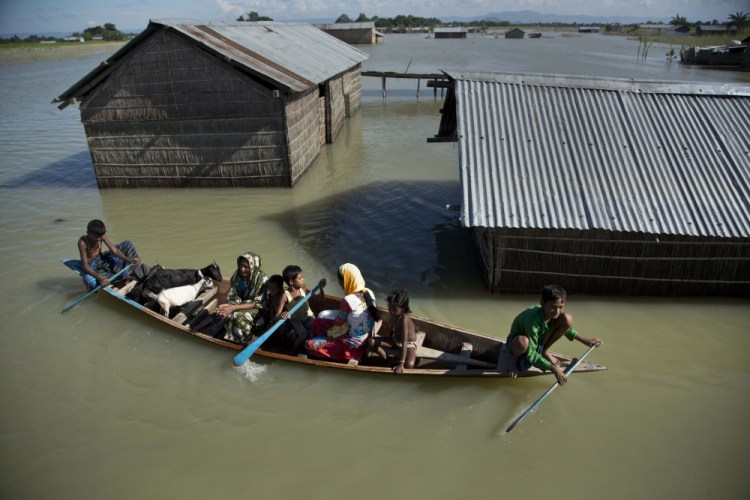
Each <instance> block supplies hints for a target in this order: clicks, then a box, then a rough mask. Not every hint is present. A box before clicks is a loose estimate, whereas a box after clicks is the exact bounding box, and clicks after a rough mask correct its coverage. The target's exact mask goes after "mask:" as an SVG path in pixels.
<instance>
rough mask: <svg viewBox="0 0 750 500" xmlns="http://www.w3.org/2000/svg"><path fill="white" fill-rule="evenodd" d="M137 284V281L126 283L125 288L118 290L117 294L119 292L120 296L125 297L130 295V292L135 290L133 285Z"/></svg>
mask: <svg viewBox="0 0 750 500" xmlns="http://www.w3.org/2000/svg"><path fill="white" fill-rule="evenodd" d="M137 284H138V280H131V281H130V283H127V284H126V285H125V286H123V287H122V288H120V289H119V290H118V292H120V293H121V294H122V295H127V294H128V293H130V290H132V289H133V288H135V285H137Z"/></svg>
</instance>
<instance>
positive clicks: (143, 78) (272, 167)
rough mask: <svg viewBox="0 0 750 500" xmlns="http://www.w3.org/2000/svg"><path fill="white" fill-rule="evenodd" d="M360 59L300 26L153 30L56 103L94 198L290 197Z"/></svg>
mask: <svg viewBox="0 0 750 500" xmlns="http://www.w3.org/2000/svg"><path fill="white" fill-rule="evenodd" d="M312 54H314V57H312ZM366 58H367V54H365V53H363V52H361V51H359V50H357V49H355V48H353V47H351V46H350V45H348V44H346V43H344V42H341V41H339V40H337V39H335V38H333V37H331V36H330V35H327V34H326V33H323V32H322V31H320V30H319V29H317V28H314V27H313V26H311V25H308V24H287V23H273V22H259V23H252V22H237V23H197V22H187V21H171V20H160V21H152V22H151V23H149V25H148V27H147V28H146V30H145V31H144V32H143V33H141V34H140V35H138V36H137V37H136V38H134V39H133V40H131V41H130V42H129V43H127V44H126V45H125V46H124V47H123V48H122V49H120V50H119V51H118V52H117V53H115V54H114V55H113V56H112V57H110V58H109V59H107V60H106V61H105V62H104V63H102V64H101V65H100V66H99V67H97V68H96V69H95V70H93V71H92V72H90V73H89V74H88V75H86V76H85V77H84V78H83V79H82V80H80V81H79V82H77V83H76V84H75V85H73V86H72V87H71V88H70V89H68V90H67V91H65V92H63V93H62V94H61V95H60V96H59V97H58V98H57V99H55V101H56V102H60V101H61V102H62V105H61V106H60V108H61V109H62V108H64V107H65V106H67V105H69V104H73V103H79V104H80V112H81V121H83V124H84V128H85V130H86V136H87V138H88V144H89V148H90V151H91V158H92V161H93V164H94V170H95V173H96V179H97V182H98V184H99V186H100V187H176V186H193V187H208V186H264V187H266V186H293V185H294V183H295V182H296V181H297V180H298V179H299V178H300V176H301V175H302V174H303V173H304V172H305V171H306V170H307V169H308V168H309V167H310V165H311V164H312V163H313V161H314V160H315V158H316V157H317V156H318V154H319V153H320V150H321V146H322V145H323V144H325V143H326V142H329V143H331V142H333V141H334V140H335V138H336V135H337V134H338V132H339V130H340V129H341V127H342V126H343V124H344V120H345V119H346V117H347V116H351V115H352V114H353V113H354V112H355V111H356V110H357V109H358V108H359V105H360V96H361V81H360V78H361V77H360V71H361V63H362V61H364V60H365V59H366Z"/></svg>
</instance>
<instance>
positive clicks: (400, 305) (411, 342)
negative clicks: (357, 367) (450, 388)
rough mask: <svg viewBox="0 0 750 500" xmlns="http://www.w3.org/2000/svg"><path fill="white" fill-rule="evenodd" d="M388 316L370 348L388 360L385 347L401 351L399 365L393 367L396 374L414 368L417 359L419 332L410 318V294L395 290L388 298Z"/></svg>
mask: <svg viewBox="0 0 750 500" xmlns="http://www.w3.org/2000/svg"><path fill="white" fill-rule="evenodd" d="M386 301H387V302H388V314H387V315H386V316H385V317H384V318H383V322H382V324H381V325H380V329H379V330H378V336H377V337H371V338H370V342H369V347H370V349H371V350H372V351H375V352H377V353H378V355H379V356H380V357H381V358H383V359H388V357H387V355H386V352H385V350H384V349H383V348H384V347H386V348H394V347H398V348H400V349H401V354H400V356H399V360H398V363H397V364H396V366H394V367H393V371H394V373H396V374H401V373H403V372H404V368H414V363H415V361H416V359H417V332H416V330H415V328H414V322H413V321H412V319H411V318H410V317H409V313H411V309H410V308H409V293H408V292H407V291H406V290H393V291H392V292H391V294H390V295H388V297H387V298H386Z"/></svg>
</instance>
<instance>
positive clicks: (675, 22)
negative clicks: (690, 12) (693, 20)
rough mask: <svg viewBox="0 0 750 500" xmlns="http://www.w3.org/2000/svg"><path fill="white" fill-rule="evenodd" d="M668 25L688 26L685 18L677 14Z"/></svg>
mask: <svg viewBox="0 0 750 500" xmlns="http://www.w3.org/2000/svg"><path fill="white" fill-rule="evenodd" d="M669 24H671V25H673V26H689V25H690V23H689V22H688V20H687V18H686V17H684V16H681V15H679V14H677V15H676V16H674V17H673V18H672V19H670V21H669Z"/></svg>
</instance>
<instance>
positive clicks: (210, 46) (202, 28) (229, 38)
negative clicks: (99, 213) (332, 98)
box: [55, 19, 369, 103]
mask: <svg viewBox="0 0 750 500" xmlns="http://www.w3.org/2000/svg"><path fill="white" fill-rule="evenodd" d="M163 29H166V30H171V31H174V32H177V33H180V34H181V35H183V36H185V37H187V38H189V39H190V40H192V41H193V42H195V43H197V44H199V45H200V46H201V47H203V48H204V49H206V50H208V51H209V52H212V53H213V54H215V55H216V56H217V57H221V58H222V59H224V60H226V61H228V62H230V63H231V64H234V65H236V66H237V67H238V68H240V69H241V70H243V71H245V72H247V73H250V74H252V75H254V76H256V77H258V78H260V79H263V80H265V81H267V82H269V83H270V84H271V85H273V86H275V87H277V88H280V89H283V90H285V91H287V92H292V93H294V92H304V91H306V90H308V89H310V88H312V87H314V86H317V85H319V84H321V83H323V82H325V81H327V80H329V79H330V78H333V77H335V76H337V75H339V74H341V73H343V72H345V71H347V70H350V69H351V68H353V67H355V66H356V65H358V64H360V63H361V62H362V61H364V60H366V59H367V58H368V57H369V56H368V55H367V54H366V53H365V52H362V51H361V50H358V49H356V48H354V47H352V46H351V45H349V44H347V43H344V42H342V41H340V40H338V39H336V38H334V37H332V36H331V35H328V34H327V33H325V32H323V31H321V30H319V29H317V28H315V27H313V26H312V25H309V24H302V23H276V22H235V23H208V22H200V21H183V20H171V19H165V20H155V21H151V22H150V23H149V25H148V27H147V28H146V29H145V30H144V31H143V32H142V33H141V34H139V35H138V36H137V37H135V38H134V39H133V40H131V41H130V42H128V43H127V44H126V45H125V46H123V47H122V48H121V49H120V50H119V51H117V52H116V53H115V54H113V55H112V56H111V57H110V58H109V59H107V60H106V61H104V62H103V63H102V64H101V65H100V66H99V67H97V68H96V69H94V70H93V71H92V72H91V73H89V74H88V75H86V76H85V77H84V78H83V79H82V80H80V81H79V82H77V83H76V84H75V85H73V87H71V88H70V89H68V90H67V91H66V92H64V93H62V94H61V95H60V96H59V97H58V98H57V99H55V102H59V101H65V102H66V103H67V102H70V101H71V100H73V99H81V98H83V97H84V96H85V95H86V94H88V92H90V90H91V89H92V88H93V87H94V86H95V85H97V83H98V82H100V81H102V80H103V78H105V77H106V75H107V74H109V73H110V72H112V71H113V68H114V67H116V65H117V63H118V62H119V61H120V60H121V59H122V58H123V57H124V56H125V55H127V54H128V53H129V52H130V51H131V50H132V49H134V48H135V47H137V46H138V45H139V44H140V43H141V42H143V41H144V40H145V39H146V38H148V37H149V36H151V35H152V34H153V33H155V32H157V31H159V30H163Z"/></svg>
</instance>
